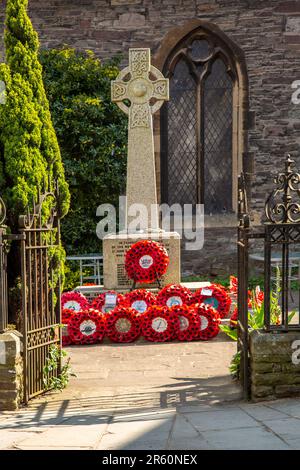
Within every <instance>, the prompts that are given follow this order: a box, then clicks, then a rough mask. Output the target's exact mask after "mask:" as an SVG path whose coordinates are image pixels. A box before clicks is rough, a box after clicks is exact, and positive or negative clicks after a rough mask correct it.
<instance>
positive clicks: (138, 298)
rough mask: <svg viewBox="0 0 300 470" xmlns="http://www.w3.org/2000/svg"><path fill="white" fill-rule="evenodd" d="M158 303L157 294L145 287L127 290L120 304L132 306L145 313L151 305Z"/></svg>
mask: <svg viewBox="0 0 300 470" xmlns="http://www.w3.org/2000/svg"><path fill="white" fill-rule="evenodd" d="M155 303H156V296H155V295H154V294H153V293H152V292H149V291H147V290H145V289H135V290H133V291H131V292H127V293H126V294H125V295H124V297H123V299H122V301H121V302H120V305H121V306H122V307H123V306H124V307H130V308H133V309H134V310H136V312H138V313H139V314H141V313H144V312H145V311H146V310H147V309H148V308H149V307H151V305H154V304H155Z"/></svg>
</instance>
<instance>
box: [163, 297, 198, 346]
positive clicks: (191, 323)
mask: <svg viewBox="0 0 300 470" xmlns="http://www.w3.org/2000/svg"><path fill="white" fill-rule="evenodd" d="M170 310H171V311H172V312H174V313H175V314H176V315H177V316H178V318H179V332H178V335H177V339H178V340H179V341H192V340H193V339H195V336H197V335H198V333H199V330H200V317H199V315H198V314H197V313H196V312H195V310H194V308H193V307H189V306H187V305H174V306H173V307H171V308H170Z"/></svg>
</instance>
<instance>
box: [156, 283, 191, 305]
mask: <svg viewBox="0 0 300 470" xmlns="http://www.w3.org/2000/svg"><path fill="white" fill-rule="evenodd" d="M191 297H192V293H191V291H190V289H188V288H187V287H184V286H181V285H180V284H169V285H168V286H166V287H164V288H163V289H162V290H161V291H160V292H159V293H158V295H157V297H156V303H157V305H166V306H167V307H173V306H174V305H183V304H187V303H189V301H190V300H191ZM172 302H174V303H172ZM175 302H177V303H175Z"/></svg>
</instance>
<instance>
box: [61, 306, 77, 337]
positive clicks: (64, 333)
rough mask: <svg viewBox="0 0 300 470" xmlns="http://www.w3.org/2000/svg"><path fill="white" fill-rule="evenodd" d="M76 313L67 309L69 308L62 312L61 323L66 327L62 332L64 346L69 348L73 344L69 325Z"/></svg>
mask: <svg viewBox="0 0 300 470" xmlns="http://www.w3.org/2000/svg"><path fill="white" fill-rule="evenodd" d="M74 313H75V312H74V310H71V309H67V308H65V309H64V310H63V311H62V315H61V322H62V324H63V325H64V326H63V328H62V330H61V339H62V345H63V346H68V345H69V344H72V340H71V337H70V334H69V327H68V325H69V321H70V318H71V317H72V316H73V315H74Z"/></svg>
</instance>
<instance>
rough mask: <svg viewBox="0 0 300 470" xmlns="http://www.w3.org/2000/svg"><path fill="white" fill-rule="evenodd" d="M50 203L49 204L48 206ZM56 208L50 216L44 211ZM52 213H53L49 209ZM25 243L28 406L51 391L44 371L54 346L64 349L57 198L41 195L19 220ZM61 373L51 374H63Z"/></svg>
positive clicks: (22, 268)
mask: <svg viewBox="0 0 300 470" xmlns="http://www.w3.org/2000/svg"><path fill="white" fill-rule="evenodd" d="M48 202H49V204H48ZM47 205H48V207H49V206H50V207H52V208H53V209H52V210H51V214H50V216H45V213H44V208H45V207H47ZM48 210H49V209H48ZM19 227H20V233H21V235H23V237H22V240H21V277H22V320H23V328H22V329H23V331H22V333H23V342H24V352H23V356H24V402H25V403H27V402H28V400H29V399H30V398H33V397H34V396H36V395H39V394H40V393H43V392H44V391H45V390H46V389H47V388H48V387H47V383H48V382H49V375H48V376H47V375H45V371H44V367H45V365H46V362H47V358H48V357H49V351H50V348H51V345H57V346H61V344H60V342H61V340H60V328H59V325H60V323H61V312H60V276H59V251H58V250H59V240H60V226H59V217H58V213H57V210H56V195H55V194H54V193H46V194H43V195H39V198H38V202H37V204H34V207H33V211H32V212H28V214H27V215H25V216H21V217H20V219H19ZM58 366H59V367H58V369H57V370H54V371H52V372H51V374H52V375H55V374H59V372H60V364H59V365H58Z"/></svg>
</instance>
